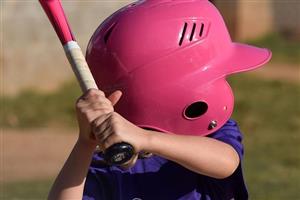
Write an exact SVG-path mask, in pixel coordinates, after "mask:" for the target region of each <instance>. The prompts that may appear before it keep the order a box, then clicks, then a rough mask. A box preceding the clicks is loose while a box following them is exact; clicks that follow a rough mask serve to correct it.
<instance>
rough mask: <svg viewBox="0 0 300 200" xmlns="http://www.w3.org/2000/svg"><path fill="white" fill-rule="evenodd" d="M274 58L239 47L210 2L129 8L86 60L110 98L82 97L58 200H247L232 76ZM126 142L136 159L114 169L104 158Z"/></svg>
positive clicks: (104, 30) (159, 1)
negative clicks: (76, 133) (113, 147)
mask: <svg viewBox="0 0 300 200" xmlns="http://www.w3.org/2000/svg"><path fill="white" fill-rule="evenodd" d="M270 57H271V53H270V51H268V50H266V49H261V48H256V47H253V46H248V45H244V44H238V43H233V42H232V41H231V39H230V36H229V34H228V31H227V28H226V26H225V24H224V21H223V19H222V17H221V15H220V14H219V12H218V11H217V9H216V8H215V7H214V6H213V5H212V4H211V3H209V2H208V1H206V0H189V1H187V0H143V1H138V2H136V3H133V4H131V5H128V6H126V7H124V8H122V9H120V10H119V11H117V12H116V13H114V14H113V15H112V16H110V17H109V18H107V19H106V20H105V21H104V22H103V23H102V24H101V25H100V26H99V28H98V29H97V30H96V32H95V33H94V35H93V36H92V38H91V40H90V43H89V46H88V50H87V56H86V58H87V62H88V64H89V66H90V68H91V71H92V73H93V76H94V78H95V80H96V82H97V84H98V86H99V88H101V90H102V91H104V92H102V91H100V90H89V91H88V92H87V93H85V94H84V95H83V96H82V97H80V98H79V99H78V101H77V103H76V110H77V116H78V123H79V129H80V131H79V137H78V141H77V143H76V144H75V146H74V149H73V151H72V152H71V154H70V156H69V158H68V159H67V161H66V163H65V165H64V167H63V169H62V170H61V172H60V174H59V175H58V177H57V178H56V181H55V183H54V184H53V186H52V189H51V191H50V194H49V199H82V198H83V199H105V200H106V199H113V200H115V199H116V200H117V199H124V200H133V199H135V200H138V199H142V200H147V199H149V200H160V199H161V200H175V199H182V200H183V199H185V200H186V199H189V200H193V199H201V200H209V199H211V200H222V199H224V200H230V199H241V200H244V199H248V193H247V190H246V187H245V184H244V180H243V175H242V169H241V160H242V158H243V146H242V143H241V141H242V135H241V133H240V131H239V129H238V127H237V124H236V123H235V122H234V121H233V120H231V119H230V116H231V113H232V110H233V95H232V91H231V88H230V86H229V85H228V83H227V82H226V80H225V78H226V76H227V75H229V74H232V73H237V72H242V71H247V70H250V69H254V68H257V67H259V66H261V65H262V64H264V63H266V62H267V61H268V60H269V59H270ZM119 142H127V143H129V144H131V145H132V146H133V148H134V152H135V155H134V157H133V159H132V160H131V161H130V162H129V163H127V164H126V166H121V167H117V166H109V165H107V164H105V163H104V162H103V154H102V151H104V150H105V149H107V148H108V147H110V146H111V145H113V144H116V143H119ZM96 146H98V148H97V149H98V150H97V151H95V149H96ZM145 152H148V154H147V155H146V154H145ZM145 155H146V156H145Z"/></svg>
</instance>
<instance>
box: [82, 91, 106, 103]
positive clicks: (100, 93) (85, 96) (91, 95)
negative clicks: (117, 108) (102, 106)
mask: <svg viewBox="0 0 300 200" xmlns="http://www.w3.org/2000/svg"><path fill="white" fill-rule="evenodd" d="M97 96H102V97H105V93H104V92H103V91H101V90H97V89H89V90H88V91H86V92H85V93H84V94H83V95H82V96H81V98H82V99H85V100H87V99H92V98H94V97H97Z"/></svg>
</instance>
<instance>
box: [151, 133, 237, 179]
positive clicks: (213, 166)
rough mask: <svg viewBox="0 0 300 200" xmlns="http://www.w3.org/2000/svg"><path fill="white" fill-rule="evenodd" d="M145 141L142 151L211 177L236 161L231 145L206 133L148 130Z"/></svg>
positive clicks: (227, 172)
mask: <svg viewBox="0 0 300 200" xmlns="http://www.w3.org/2000/svg"><path fill="white" fill-rule="evenodd" d="M148 144H149V145H148V146H147V147H146V149H145V151H149V152H152V153H154V154H156V155H159V156H162V157H164V158H167V159H169V160H172V161H174V162H176V163H178V164H180V165H182V166H184V167H186V168H188V169H190V170H192V171H194V172H196V173H199V174H203V175H207V176H210V177H214V178H225V177H227V176H229V175H231V174H232V173H233V172H234V170H235V169H236V167H237V166H238V164H239V157H238V154H237V152H236V151H235V150H234V149H233V147H231V146H230V145H228V144H226V143H223V142H221V141H218V140H215V139H212V138H208V137H200V136H185V135H175V134H172V135H171V134H164V133H160V132H156V131H150V132H149V143H148Z"/></svg>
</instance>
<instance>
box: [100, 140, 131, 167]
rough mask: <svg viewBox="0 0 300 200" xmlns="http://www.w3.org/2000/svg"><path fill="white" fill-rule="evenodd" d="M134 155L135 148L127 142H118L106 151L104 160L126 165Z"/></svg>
mask: <svg viewBox="0 0 300 200" xmlns="http://www.w3.org/2000/svg"><path fill="white" fill-rule="evenodd" d="M133 155H134V148H133V147H132V146H131V145H130V144H128V143H126V142H121V143H116V144H113V145H112V146H110V147H109V148H107V149H106V150H105V151H104V156H103V158H104V160H105V162H107V163H108V164H110V165H117V166H119V165H124V164H126V163H128V162H129V161H130V160H131V159H132V157H133Z"/></svg>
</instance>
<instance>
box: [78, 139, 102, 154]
mask: <svg viewBox="0 0 300 200" xmlns="http://www.w3.org/2000/svg"><path fill="white" fill-rule="evenodd" d="M76 145H77V146H79V147H81V148H82V149H84V150H87V151H95V149H96V146H97V143H96V141H88V140H84V139H81V138H80V137H79V138H78V140H77V142H76Z"/></svg>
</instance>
